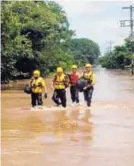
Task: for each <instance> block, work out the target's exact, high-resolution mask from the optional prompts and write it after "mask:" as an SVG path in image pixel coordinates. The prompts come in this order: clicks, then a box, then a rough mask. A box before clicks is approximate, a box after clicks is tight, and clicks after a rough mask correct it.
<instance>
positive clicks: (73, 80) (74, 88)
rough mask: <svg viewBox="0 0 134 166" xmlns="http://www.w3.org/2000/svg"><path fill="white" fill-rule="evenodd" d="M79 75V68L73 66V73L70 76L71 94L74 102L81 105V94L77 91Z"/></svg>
mask: <svg viewBox="0 0 134 166" xmlns="http://www.w3.org/2000/svg"><path fill="white" fill-rule="evenodd" d="M79 77H80V75H79V73H78V72H77V66H76V65H73V66H72V73H71V74H69V78H70V93H71V99H72V102H73V103H74V102H76V103H79V92H78V89H77V82H78V80H79Z"/></svg>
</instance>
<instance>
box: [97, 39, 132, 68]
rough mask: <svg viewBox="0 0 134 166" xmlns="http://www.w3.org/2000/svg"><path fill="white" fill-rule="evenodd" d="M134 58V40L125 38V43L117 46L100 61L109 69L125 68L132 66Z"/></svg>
mask: <svg viewBox="0 0 134 166" xmlns="http://www.w3.org/2000/svg"><path fill="white" fill-rule="evenodd" d="M132 59H134V41H130V40H129V39H125V44H124V45H122V46H116V47H115V48H114V49H113V51H112V52H111V53H107V54H106V55H105V56H103V57H101V58H100V63H101V65H102V66H103V67H105V68H107V69H124V68H125V66H131V62H132Z"/></svg>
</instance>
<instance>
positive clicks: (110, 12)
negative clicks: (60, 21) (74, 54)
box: [55, 0, 134, 54]
mask: <svg viewBox="0 0 134 166" xmlns="http://www.w3.org/2000/svg"><path fill="white" fill-rule="evenodd" d="M55 1H56V2H57V3H59V4H60V5H61V6H62V7H63V8H64V10H65V12H66V13H67V17H68V20H69V23H70V28H71V29H74V30H76V37H77V38H81V37H85V38H89V39H91V40H94V41H95V42H97V43H98V44H99V46H100V48H101V52H102V54H103V53H104V52H105V51H106V48H107V47H108V46H109V44H108V41H109V40H112V42H113V45H117V44H118V45H119V44H122V43H123V39H124V38H125V37H127V36H128V35H129V33H130V28H129V27H125V28H121V27H120V22H119V20H121V19H123V20H124V19H129V15H130V13H129V10H123V9H122V7H124V6H130V5H133V6H134V1H90V0H55ZM133 15H134V12H133Z"/></svg>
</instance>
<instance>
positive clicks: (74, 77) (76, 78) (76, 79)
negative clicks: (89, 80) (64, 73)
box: [70, 72, 79, 85]
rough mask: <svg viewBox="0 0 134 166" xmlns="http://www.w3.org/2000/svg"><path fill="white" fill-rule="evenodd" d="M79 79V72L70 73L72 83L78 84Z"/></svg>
mask: <svg viewBox="0 0 134 166" xmlns="http://www.w3.org/2000/svg"><path fill="white" fill-rule="evenodd" d="M78 79H79V74H78V73H73V72H72V73H71V74H70V84H71V85H76V84H77V81H78Z"/></svg>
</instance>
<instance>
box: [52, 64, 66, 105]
mask: <svg viewBox="0 0 134 166" xmlns="http://www.w3.org/2000/svg"><path fill="white" fill-rule="evenodd" d="M68 85H69V78H68V76H67V75H65V74H64V73H63V69H62V68H61V67H58V68H57V73H56V75H55V76H54V79H53V86H54V94H53V96H52V100H53V101H54V102H55V103H56V104H57V106H59V105H62V106H63V107H66V90H65V89H66V88H67V87H68Z"/></svg>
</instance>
